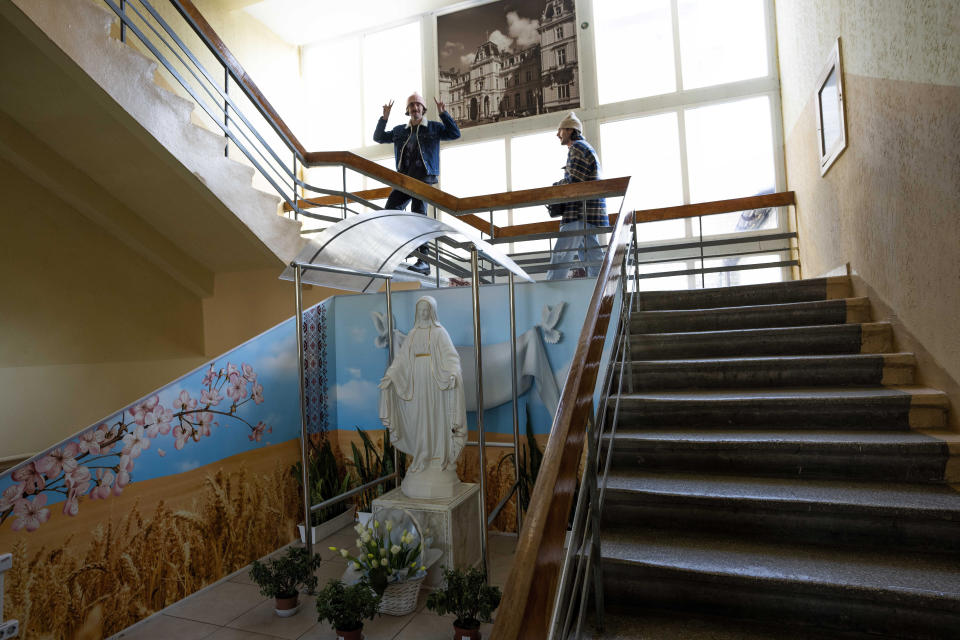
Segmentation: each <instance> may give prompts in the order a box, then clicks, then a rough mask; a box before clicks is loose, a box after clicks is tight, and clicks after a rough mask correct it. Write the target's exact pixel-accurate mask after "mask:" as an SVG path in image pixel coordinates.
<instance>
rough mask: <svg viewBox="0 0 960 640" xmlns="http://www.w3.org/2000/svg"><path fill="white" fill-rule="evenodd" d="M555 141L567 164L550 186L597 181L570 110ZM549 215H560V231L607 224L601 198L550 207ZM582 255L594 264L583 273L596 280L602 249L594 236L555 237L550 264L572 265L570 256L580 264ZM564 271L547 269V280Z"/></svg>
mask: <svg viewBox="0 0 960 640" xmlns="http://www.w3.org/2000/svg"><path fill="white" fill-rule="evenodd" d="M557 138H559V139H560V144H562V145H564V146H565V147H567V148H569V151H568V152H567V164H566V166H565V167H564V168H563V180H560V181H558V182H554V183H553V184H554V185H558V184H569V183H571V182H586V181H587V180H599V179H600V160H599V159H598V158H597V152H596V151H594V150H593V147H591V146H590V143H588V142H587V141H586V140H584V139H583V123H581V122H580V118H578V117H577V114H575V113H574V112H573V111H571V112H570V115H568V116H567V117H566V118H564V119H563V120H562V121H561V122H560V127H559V129H558V130H557ZM550 215H551V216H554V217H558V216H563V218H562V221H561V223H560V231H575V230H576V231H582V230H585V229H591V228H594V227H607V226H609V224H610V223H609V220H608V219H607V202H606V200H604V199H603V198H600V199H598V200H587V201H585V202H583V201H581V202H563V203H560V204H556V205H553V206H552V207H550ZM584 254H586V259H587V261H588V262H591V263H596V264H591V265H589V266H588V267H587V274H588V275H589V276H590V277H591V278H596V277H597V274H599V273H600V262H602V261H603V249H602V248H601V247H600V243H599V242H597V236H596V235H595V234H591V235H582V236H576V235H575V236H561V237H560V238H557V243H556V244H555V245H554V247H553V255H552V256H551V257H550V264H562V263H565V262H572V261H573V259H574V257H576V258H577V259H578V260H579V261H580V262H583V261H584ZM567 270H568V268H567V267H558V268H556V269H551V270H550V271H549V272H547V280H560V279H562V278H565V277H566V276H567Z"/></svg>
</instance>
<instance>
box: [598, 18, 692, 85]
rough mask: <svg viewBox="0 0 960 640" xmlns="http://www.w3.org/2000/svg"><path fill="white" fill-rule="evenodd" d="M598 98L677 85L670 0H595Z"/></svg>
mask: <svg viewBox="0 0 960 640" xmlns="http://www.w3.org/2000/svg"><path fill="white" fill-rule="evenodd" d="M593 19H594V25H595V27H596V38H595V39H594V42H596V49H597V85H598V88H599V94H600V95H599V97H600V104H606V103H609V102H620V101H622V100H631V99H634V98H643V97H645V96H654V95H659V94H663V93H670V92H673V91H676V89H677V80H676V71H675V65H674V59H673V27H672V21H671V18H670V0H645V1H644V2H636V0H596V2H594V5H593Z"/></svg>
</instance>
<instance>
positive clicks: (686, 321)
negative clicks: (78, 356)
mask: <svg viewBox="0 0 960 640" xmlns="http://www.w3.org/2000/svg"><path fill="white" fill-rule="evenodd" d="M870 319H871V317H870V301H869V300H868V299H867V298H843V299H839V300H817V301H810V302H791V303H787V304H767V305H755V306H746V307H721V308H708V309H682V310H668V311H637V312H634V313H633V314H632V315H631V316H630V332H631V333H678V332H682V331H721V330H727V329H760V328H770V327H802V326H811V325H829V324H848V323H860V322H869V321H870Z"/></svg>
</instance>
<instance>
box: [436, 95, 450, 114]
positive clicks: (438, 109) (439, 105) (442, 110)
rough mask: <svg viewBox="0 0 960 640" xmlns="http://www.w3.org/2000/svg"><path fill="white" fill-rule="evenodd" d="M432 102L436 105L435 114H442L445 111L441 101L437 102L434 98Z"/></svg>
mask: <svg viewBox="0 0 960 640" xmlns="http://www.w3.org/2000/svg"><path fill="white" fill-rule="evenodd" d="M433 101H434V102H435V103H436V104H437V113H443V112H444V111H446V110H447V105H445V104H444V103H443V100H437V99H436V98H434V99H433Z"/></svg>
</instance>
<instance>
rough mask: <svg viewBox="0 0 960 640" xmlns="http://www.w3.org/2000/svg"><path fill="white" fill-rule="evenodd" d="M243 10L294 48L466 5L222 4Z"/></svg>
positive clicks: (353, 0) (301, 0)
mask: <svg viewBox="0 0 960 640" xmlns="http://www.w3.org/2000/svg"><path fill="white" fill-rule="evenodd" d="M220 2H221V4H222V5H223V6H224V7H225V8H228V9H242V10H243V11H245V12H247V13H248V14H250V15H251V16H253V17H254V18H255V19H256V20H258V21H259V22H261V23H263V24H264V25H265V26H266V27H267V28H268V29H270V30H271V31H273V32H274V33H275V34H276V35H277V36H279V37H280V38H281V39H282V40H284V41H286V42H289V43H290V44H294V45H304V44H310V43H312V42H318V41H320V40H330V39H333V38H337V37H339V36H343V35H347V34H350V33H357V32H360V31H370V30H373V29H376V28H377V27H380V26H386V25H389V24H393V23H396V22H399V21H402V20H404V19H406V18H410V17H411V16H416V15H420V14H423V13H428V12H430V11H437V10H438V9H443V8H445V7H450V6H454V5H458V4H464V2H462V1H461V0H401V1H399V2H398V1H395V0H350V1H344V0H336V1H334V0H260V1H259V2H258V1H256V0H253V1H251V0H220Z"/></svg>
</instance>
